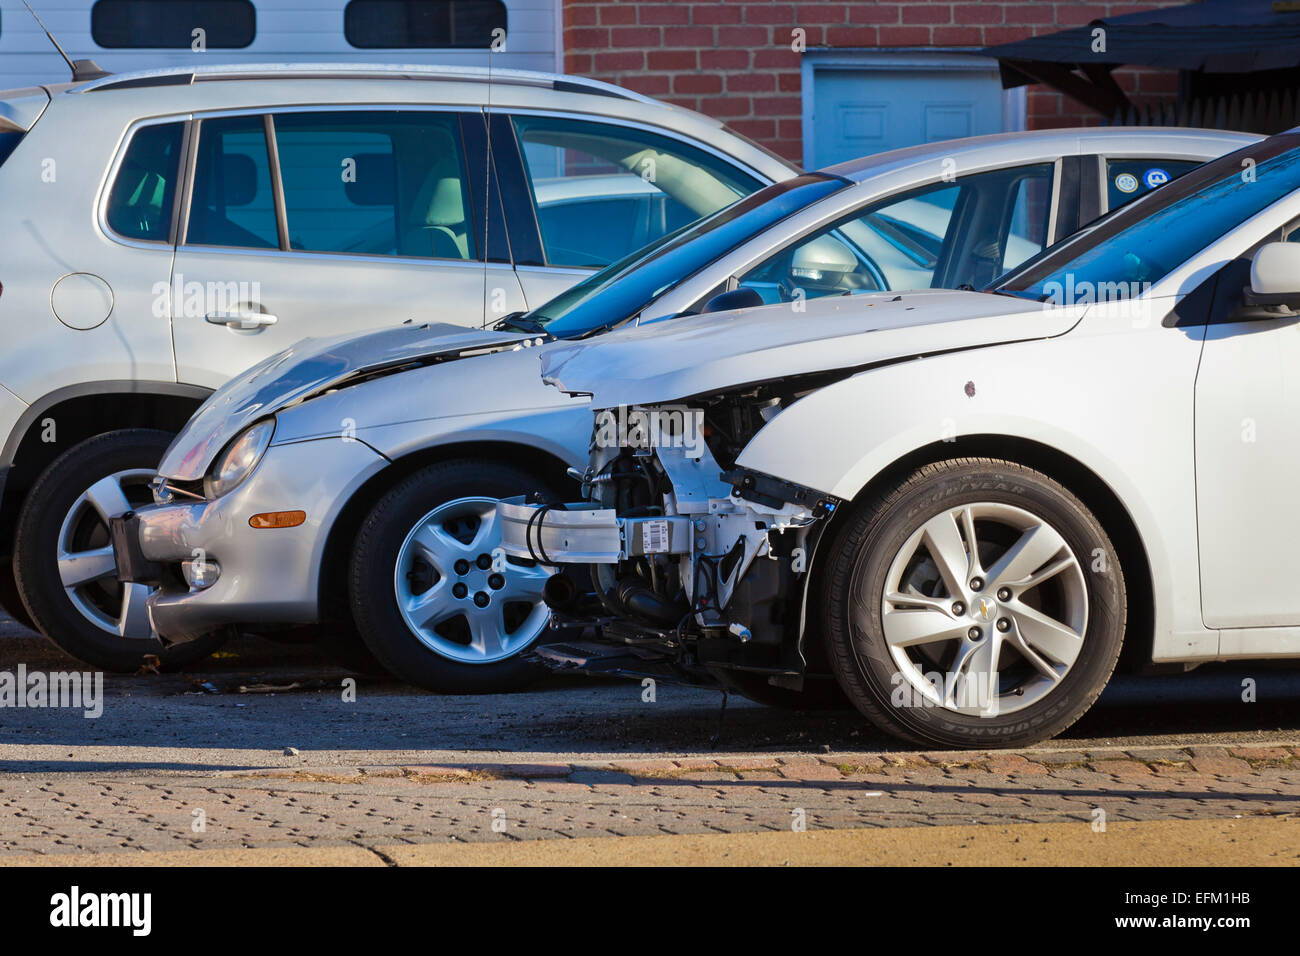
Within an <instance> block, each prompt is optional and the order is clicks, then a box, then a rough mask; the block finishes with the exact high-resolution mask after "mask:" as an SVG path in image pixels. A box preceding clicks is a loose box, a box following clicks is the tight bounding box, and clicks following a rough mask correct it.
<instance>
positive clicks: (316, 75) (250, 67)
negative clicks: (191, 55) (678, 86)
mask: <svg viewBox="0 0 1300 956" xmlns="http://www.w3.org/2000/svg"><path fill="white" fill-rule="evenodd" d="M367 78H375V79H402V80H432V81H438V80H442V81H447V80H458V81H461V82H466V81H469V82H474V81H477V82H480V83H488V82H491V83H494V84H500V85H503V86H542V87H548V88H555V86H556V84H560V85H561V86H562V87H564V88H567V89H569V90H570V91H572V92H582V93H591V94H593V95H597V96H612V97H615V98H617V99H623V100H635V101H637V102H641V103H653V104H654V105H656V106H663V107H666V108H669V109H681V110H682V111H683V112H687V111H686V110H685V109H683V108H682V107H675V106H673V105H672V104H669V103H662V102H660V101H659V100H655V99H653V98H651V97H649V96H645V95H644V94H641V93H636V92H634V91H632V90H626V89H623V88H622V87H618V86H614V85H613V84H611V83H603V82H601V81H600V80H592V79H588V78H586V77H581V76H568V75H566V74H563V73H544V72H541V71H538V70H515V69H497V68H493V67H479V66H447V65H435V64H427V63H425V64H417V63H405V64H404V63H351V62H321V63H207V64H203V65H201V66H192V65H191V66H175V67H162V68H160V69H154V70H136V71H132V72H128V73H109V74H108V75H106V76H101V77H98V78H96V79H93V80H88V81H86V82H84V83H75V84H69V85H68V88H69V89H70V92H73V93H89V92H93V91H95V90H113V89H131V88H139V87H147V86H188V85H193V84H196V83H203V82H210V81H216V80H225V81H230V80H246V81H250V82H251V81H258V80H287V79H317V80H331V79H367Z"/></svg>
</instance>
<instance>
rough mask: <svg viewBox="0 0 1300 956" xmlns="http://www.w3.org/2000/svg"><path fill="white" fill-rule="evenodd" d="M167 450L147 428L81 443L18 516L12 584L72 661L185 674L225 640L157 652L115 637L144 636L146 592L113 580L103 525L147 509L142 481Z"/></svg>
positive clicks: (148, 644) (164, 438)
mask: <svg viewBox="0 0 1300 956" xmlns="http://www.w3.org/2000/svg"><path fill="white" fill-rule="evenodd" d="M170 442H171V435H169V434H168V433H167V432H164V431H158V430H156V429H151V428H124V429H120V430H118V431H112V432H106V433H104V434H102V435H96V436H95V437H94V438H88V439H86V440H85V441H83V442H81V443H80V444H77V445H75V446H73V447H72V448H70V449H68V451H66V452H64V453H63V454H62V455H60V456H59V457H58V458H56V459H55V460H54V461H53V462H52V463H51V464H50V466H49V467H48V468H46V469H45V471H44V472H43V473H42V474H41V476H40V477H39V478H38V479H37V481H36V484H35V485H33V486H32V489H31V491H30V492H28V494H27V498H26V500H25V501H24V502H23V507H22V511H21V512H20V513H19V516H18V531H17V534H16V536H15V540H14V578H15V580H16V582H17V584H18V590H19V593H20V594H21V595H22V599H23V603H24V604H25V605H26V607H27V610H28V612H29V613H30V614H31V616H32V619H33V620H34V621H35V622H36V625H37V627H38V628H39V629H40V630H41V632H42V633H44V634H45V636H46V637H48V638H50V639H51V640H52V641H54V643H55V644H58V645H59V647H61V648H63V649H64V650H65V651H67V652H68V653H69V654H71V655H72V656H73V657H76V658H79V659H80V660H83V661H85V662H86V663H88V664H93V665H94V666H96V667H99V668H102V669H104V670H107V671H118V672H123V673H129V672H131V671H135V670H137V669H138V668H139V667H140V666H141V664H142V663H143V662H144V660H145V657H146V655H157V657H158V658H159V660H160V662H161V665H162V666H163V667H170V668H175V667H183V666H185V665H187V664H190V663H193V662H195V661H198V660H201V659H203V658H204V657H207V656H208V655H209V654H210V653H211V652H212V651H213V650H215V649H216V648H217V647H218V646H220V644H221V643H222V642H223V641H224V640H225V638H226V635H225V633H224V632H221V633H217V634H213V635H210V636H205V637H201V638H199V639H198V640H195V641H190V642H188V643H185V644H177V645H174V646H172V647H167V648H164V647H162V646H161V645H160V644H159V643H158V642H157V641H156V640H151V639H140V638H131V637H124V636H122V635H123V633H140V632H141V631H143V633H148V631H149V627H148V622H147V619H144V615H145V614H146V613H147V612H146V610H145V601H146V600H147V599H148V597H149V594H150V591H151V588H150V587H149V586H148V585H144V584H123V583H121V582H120V581H118V579H117V563H116V561H115V559H114V556H113V545H112V541H111V540H110V538H109V531H108V519H109V518H110V517H113V516H116V515H121V514H124V513H125V512H127V511H130V510H131V509H133V508H136V507H139V506H140V505H143V504H151V503H152V502H153V494H152V492H151V491H150V489H149V481H150V479H151V478H152V477H153V475H154V473H155V472H156V471H157V468H158V462H159V460H160V459H161V458H162V455H163V452H165V451H166V450H167V446H168V444H170ZM141 620H144V624H143V628H142V627H141V624H140V621H141Z"/></svg>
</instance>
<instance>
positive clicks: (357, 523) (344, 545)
mask: <svg viewBox="0 0 1300 956" xmlns="http://www.w3.org/2000/svg"><path fill="white" fill-rule="evenodd" d="M459 458H480V459H485V460H488V461H492V462H498V463H500V464H505V465H514V466H516V467H518V466H523V467H527V468H536V469H537V470H538V472H539V474H540V476H542V477H543V478H545V479H546V480H547V481H548V483H550V484H553V485H555V486H556V487H563V486H564V483H565V482H568V483H570V484H573V481H572V479H571V478H569V477H568V475H567V469H568V465H567V464H566V463H565V462H564V461H563V460H562V459H561V458H559V457H558V456H556V455H554V454H552V453H551V452H549V451H546V450H544V449H541V448H537V447H535V446H532V445H527V444H524V443H522V442H513V441H503V440H496V439H488V440H474V441H456V442H448V443H446V444H439V445H433V446H429V447H426V448H421V449H418V450H415V451H412V452H409V453H408V454H406V455H403V456H401V457H400V458H396V459H394V460H393V463H392V464H391V465H389V466H388V467H386V468H383V469H381V470H380V471H379V472H377V473H376V474H374V475H372V476H371V477H370V478H369V479H367V480H366V481H365V482H363V483H362V484H361V485H360V486H359V487H358V488H357V489H356V490H355V491H354V492H353V493H352V495H351V496H350V497H349V498H348V500H347V502H346V503H345V504H344V505H343V507H342V508H341V509H340V510H339V513H338V516H337V517H336V518H335V519H334V523H333V525H331V527H330V530H329V534H328V536H327V537H326V540H325V548H324V551H323V552H322V555H323V556H322V558H321V568H320V576H319V578H318V585H317V586H318V588H319V591H318V605H317V606H318V607H319V609H320V616H321V618H322V620H323V621H327V622H329V621H338V620H347V619H350V615H351V611H350V610H349V608H348V599H347V565H348V557H349V555H350V554H351V550H352V549H351V542H352V541H353V540H354V539H355V538H356V535H357V531H358V530H360V527H361V522H362V521H363V520H365V516H366V515H367V514H368V513H369V511H370V508H371V507H372V506H373V505H374V503H375V501H376V500H378V499H379V498H380V497H381V496H382V495H383V494H385V493H386V492H387V491H388V489H390V488H392V487H393V486H395V485H396V484H398V483H399V482H401V481H403V480H404V479H406V478H407V477H408V476H410V475H412V474H414V473H415V472H417V471H419V470H420V469H421V468H425V467H427V466H429V465H434V464H437V463H439V462H444V461H454V460H456V459H459ZM575 488H576V485H575Z"/></svg>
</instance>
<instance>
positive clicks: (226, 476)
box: [203, 418, 275, 498]
mask: <svg viewBox="0 0 1300 956" xmlns="http://www.w3.org/2000/svg"><path fill="white" fill-rule="evenodd" d="M274 435H275V419H274V418H264V419H262V421H260V422H257V423H255V424H252V425H249V426H248V427H247V428H245V429H244V430H243V431H242V432H240V433H239V434H238V435H237V436H235V440H234V441H232V442H231V443H230V444H229V445H227V446H226V447H225V450H224V451H222V452H221V454H220V455H218V456H217V460H216V461H214V462H213V463H212V467H211V468H210V469H209V470H208V474H207V477H205V478H204V479H203V493H204V495H205V496H206V497H208V498H220V497H221V496H222V495H224V494H226V493H227V492H228V491H230V490H231V489H233V488H234V487H235V486H236V485H238V484H239V483H240V482H241V481H243V480H244V479H245V478H247V477H248V476H249V475H250V474H252V471H253V469H254V468H256V467H257V463H258V462H259V461H261V460H262V455H264V454H265V453H266V449H267V447H268V446H269V445H270V444H271V438H272V437H273V436H274Z"/></svg>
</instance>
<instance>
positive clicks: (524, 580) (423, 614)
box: [393, 497, 554, 664]
mask: <svg viewBox="0 0 1300 956" xmlns="http://www.w3.org/2000/svg"><path fill="white" fill-rule="evenodd" d="M496 505H497V499H495V498H478V497H474V498H456V499H454V500H452V501H448V502H446V503H445V504H442V505H439V506H438V507H437V508H434V509H433V510H432V511H430V512H429V513H428V514H426V515H425V516H424V517H423V518H421V519H420V520H419V521H418V522H417V523H416V524H415V527H413V528H412V529H411V530H410V532H409V533H408V534H407V535H406V538H405V540H404V541H403V542H402V545H401V547H400V548H399V550H398V554H397V564H396V568H395V571H394V577H393V587H394V593H395V596H396V599H397V606H398V609H399V611H400V612H401V615H402V619H403V620H404V621H405V623H406V626H407V627H408V628H410V630H411V633H412V634H413V635H415V636H416V637H417V638H418V639H419V640H420V641H421V643H423V644H424V645H425V646H426V647H428V648H429V649H430V650H432V651H433V652H434V653H436V654H439V655H441V656H443V657H446V658H448V659H450V660H454V661H459V662H462V663H466V664H491V663H493V662H495V661H501V660H505V659H506V658H509V657H513V656H514V655H516V654H518V653H519V652H520V651H522V650H523V649H524V648H526V647H528V645H530V644H531V643H532V642H533V641H534V640H535V639H536V638H537V636H538V635H539V634H540V633H541V632H542V629H543V628H544V627H546V623H547V619H548V617H549V612H548V611H547V608H546V605H545V604H543V603H542V587H543V585H544V584H545V583H546V579H547V578H548V577H550V575H551V574H552V573H553V571H554V569H553V568H549V567H546V566H544V565H540V564H537V563H536V562H532V561H527V560H522V559H517V558H513V557H508V556H506V555H504V554H503V553H502V552H500V551H499V550H498V549H499V547H500V544H501V527H500V524H499V523H498V521H497V512H496Z"/></svg>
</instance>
